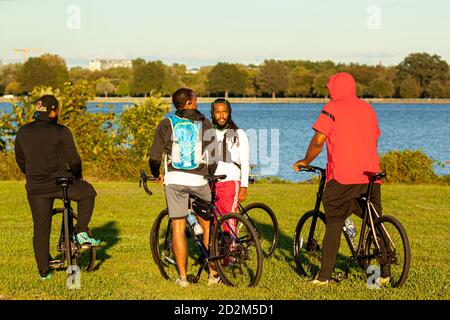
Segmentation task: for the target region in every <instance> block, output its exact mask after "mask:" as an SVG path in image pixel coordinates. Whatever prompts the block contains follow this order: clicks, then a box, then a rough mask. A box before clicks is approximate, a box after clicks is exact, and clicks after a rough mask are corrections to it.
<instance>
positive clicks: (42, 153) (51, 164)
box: [15, 95, 100, 280]
mask: <svg viewBox="0 0 450 320" xmlns="http://www.w3.org/2000/svg"><path fill="white" fill-rule="evenodd" d="M58 114H59V109H58V100H57V99H56V98H55V97H54V96H52V95H44V96H42V97H41V98H39V99H38V101H37V102H36V113H35V114H34V119H35V120H34V121H33V122H30V123H28V124H26V125H24V126H23V127H21V128H20V129H19V132H18V133H17V137H16V141H15V155H16V162H17V164H18V166H19V168H20V169H21V170H22V172H23V173H24V174H25V176H26V185H25V189H26V191H27V197H28V202H29V204H30V208H31V213H32V215H33V222H34V237H33V247H34V254H35V259H36V262H37V266H38V269H39V274H40V278H41V279H42V280H45V279H50V278H51V274H52V273H51V269H50V262H51V256H50V250H49V247H50V230H51V223H52V208H53V202H54V200H55V199H62V197H63V194H62V189H61V187H60V186H58V185H57V184H56V179H57V178H59V177H65V176H68V174H71V175H73V177H74V179H73V184H72V185H69V188H68V194H69V198H70V199H71V200H74V201H76V202H78V223H77V226H76V232H77V240H78V242H79V243H80V244H85V243H90V244H91V245H99V244H100V240H96V239H94V238H92V237H91V236H90V235H89V234H88V231H89V229H88V225H89V222H90V220H91V216H92V211H93V210H94V199H95V196H96V195H97V193H96V192H95V190H94V188H93V187H92V185H90V184H89V183H87V182H86V181H83V180H82V168H81V160H80V156H79V155H78V152H77V149H76V146H75V143H74V141H73V137H72V133H71V132H70V130H69V128H67V127H65V126H63V125H60V124H58V123H57V120H58Z"/></svg>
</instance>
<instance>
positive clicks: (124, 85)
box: [116, 80, 131, 97]
mask: <svg viewBox="0 0 450 320" xmlns="http://www.w3.org/2000/svg"><path fill="white" fill-rule="evenodd" d="M130 94H131V89H130V83H129V82H128V81H126V80H122V81H120V82H119V85H118V86H117V90H116V95H118V96H119V97H128V96H130Z"/></svg>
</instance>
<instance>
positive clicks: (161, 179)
mask: <svg viewBox="0 0 450 320" xmlns="http://www.w3.org/2000/svg"><path fill="white" fill-rule="evenodd" d="M155 183H161V184H163V183H164V174H162V173H160V174H159V177H158V178H157V179H156V180H155Z"/></svg>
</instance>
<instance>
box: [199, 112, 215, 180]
mask: <svg viewBox="0 0 450 320" xmlns="http://www.w3.org/2000/svg"><path fill="white" fill-rule="evenodd" d="M202 127H203V128H202V132H203V137H202V140H203V150H205V153H206V157H207V159H208V173H209V174H210V175H213V174H214V173H215V172H216V169H217V165H218V162H217V159H213V156H212V151H213V150H215V151H216V154H217V151H218V145H219V141H218V140H217V135H216V129H214V127H213V125H212V123H211V121H209V120H208V119H205V120H203V122H202Z"/></svg>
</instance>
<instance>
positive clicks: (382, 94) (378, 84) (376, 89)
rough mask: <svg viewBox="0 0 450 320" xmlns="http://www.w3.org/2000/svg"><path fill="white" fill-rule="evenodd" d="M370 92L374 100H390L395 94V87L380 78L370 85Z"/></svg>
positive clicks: (388, 81) (390, 82)
mask: <svg viewBox="0 0 450 320" xmlns="http://www.w3.org/2000/svg"><path fill="white" fill-rule="evenodd" d="M368 91H369V94H370V95H371V96H372V97H374V98H390V97H392V96H393V95H394V93H395V87H394V84H393V83H392V81H390V80H388V79H380V78H378V79H375V80H372V81H371V82H370V83H369V88H368Z"/></svg>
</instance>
